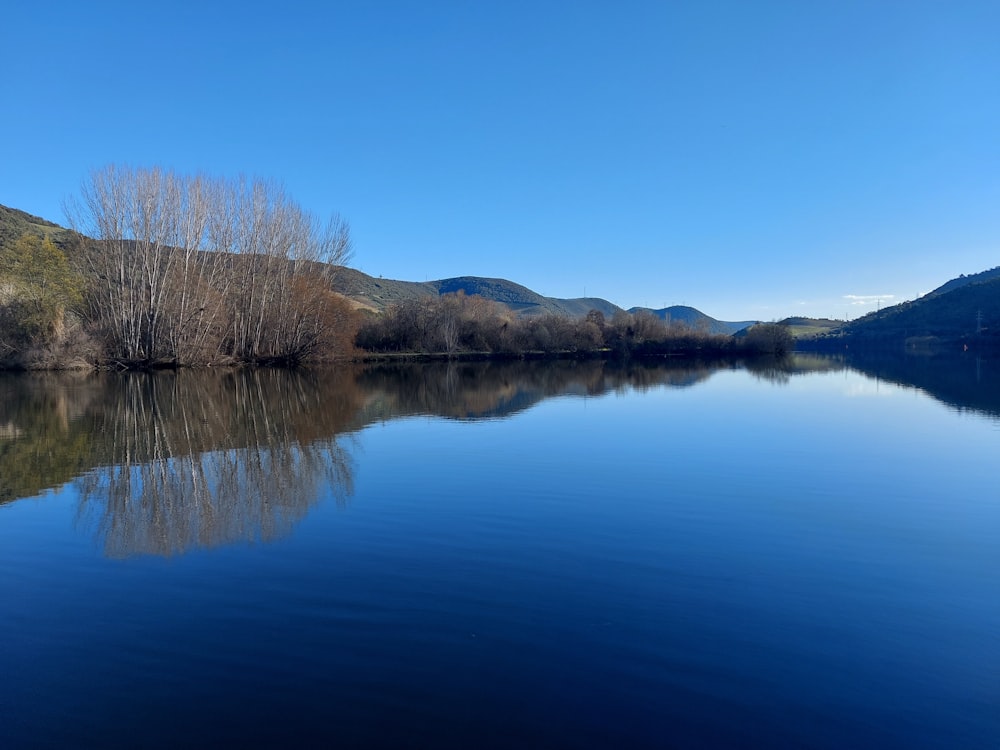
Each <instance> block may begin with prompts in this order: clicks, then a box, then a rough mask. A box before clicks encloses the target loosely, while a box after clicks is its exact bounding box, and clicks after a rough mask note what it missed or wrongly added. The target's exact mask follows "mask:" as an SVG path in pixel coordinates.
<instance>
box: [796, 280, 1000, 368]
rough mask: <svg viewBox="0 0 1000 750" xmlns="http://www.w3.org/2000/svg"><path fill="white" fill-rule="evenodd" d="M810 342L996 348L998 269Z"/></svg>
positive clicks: (998, 330) (999, 291) (999, 315)
mask: <svg viewBox="0 0 1000 750" xmlns="http://www.w3.org/2000/svg"><path fill="white" fill-rule="evenodd" d="M814 341H815V342H816V343H817V344H819V345H821V346H824V345H829V344H836V345H838V346H842V345H843V344H845V343H847V344H854V345H856V346H858V345H860V346H865V347H868V348H904V347H905V348H907V349H920V348H924V349H941V348H946V349H947V348H954V347H955V346H958V345H968V346H970V347H972V346H976V347H981V348H990V349H993V348H997V347H1000V268H994V269H992V270H989V271H983V272H982V273H978V274H973V275H971V276H960V277H958V278H956V279H952V280H951V281H948V282H946V283H944V284H942V285H941V286H940V287H938V288H937V289H935V290H934V291H932V292H929V293H928V294H925V295H924V296H923V297H920V298H918V299H915V300H912V301H909V302H902V303H900V304H898V305H893V306H892V307H885V308H882V309H881V310H879V311H877V312H871V313H868V314H867V315H865V316H863V317H861V318H858V319H857V320H854V321H851V322H850V323H848V324H846V325H844V326H843V327H841V328H838V329H835V330H832V331H831V332H830V333H829V334H827V335H826V336H818V337H816V338H815V339H814Z"/></svg>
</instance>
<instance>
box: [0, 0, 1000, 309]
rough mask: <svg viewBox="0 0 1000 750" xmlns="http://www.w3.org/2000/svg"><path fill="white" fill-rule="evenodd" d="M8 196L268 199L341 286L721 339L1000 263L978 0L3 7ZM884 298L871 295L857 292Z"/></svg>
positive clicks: (996, 148)
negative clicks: (341, 264)
mask: <svg viewBox="0 0 1000 750" xmlns="http://www.w3.org/2000/svg"><path fill="white" fill-rule="evenodd" d="M0 71H2V78H0V81H2V85H0V102H2V104H0V203H2V204H4V205H7V206H12V207H15V208H20V209H22V210H25V211H28V212H30V213H33V214H38V215H41V216H43V217H45V218H48V219H51V220H54V221H58V222H64V219H65V217H64V215H63V210H62V205H63V201H64V199H65V198H67V197H69V196H72V195H75V194H77V193H78V191H79V188H80V184H81V182H82V181H83V180H84V179H85V178H86V176H87V174H88V172H89V171H90V170H91V169H93V168H96V167H101V166H104V165H106V164H109V163H125V164H130V165H134V166H152V165H161V166H164V167H168V168H172V169H175V170H177V171H180V172H197V171H202V172H207V173H210V174H213V175H219V176H236V175H238V174H240V173H244V174H253V175H259V176H262V177H269V178H275V179H278V180H280V181H282V182H283V183H284V184H285V186H286V188H287V190H288V192H289V193H290V195H291V196H292V197H294V198H295V199H296V200H298V201H299V203H301V204H302V205H303V206H304V207H305V208H307V209H309V210H310V211H313V212H315V213H317V214H319V215H321V216H325V215H327V214H328V213H330V212H332V211H337V212H340V213H341V214H342V215H344V216H345V217H346V218H347V219H348V220H349V221H350V223H351V226H352V230H353V236H354V242H355V248H356V249H355V257H354V260H353V262H352V265H353V266H355V267H357V268H359V269H361V270H363V271H365V272H367V273H370V274H373V275H376V276H377V275H384V276H386V277H389V278H396V279H406V280H412V281H423V280H425V279H438V278H446V277H450V276H460V275H466V274H470V275H480V276H496V277H503V278H507V279H510V280H512V281H516V282H519V283H522V284H525V285H526V286H529V287H531V288H532V289H534V290H536V291H538V292H540V293H542V294H545V295H549V296H556V297H579V296H583V295H584V294H585V293H586V294H587V295H588V296H600V297H604V298H606V299H609V300H611V301H612V302H615V303H617V304H619V305H622V306H623V307H631V306H633V305H644V306H648V307H656V308H659V307H663V306H665V305H672V304H688V305H692V306H694V307H697V308H699V309H700V310H702V311H704V312H705V313H707V314H709V315H712V316H713V317H716V318H720V319H724V320H747V319H760V320H773V319H778V318H781V317H785V316H787V315H796V314H804V315H815V316H830V317H841V318H842V317H844V316H845V315H849V316H850V317H852V318H853V317H856V316H857V315H860V314H861V313H863V312H865V311H867V310H869V309H874V307H875V306H876V305H877V304H882V305H886V304H891V303H893V302H899V301H902V300H904V299H912V298H913V297H915V296H917V295H919V294H923V293H925V292H927V291H929V290H930V289H931V288H933V287H935V286H938V285H939V284H941V283H943V282H944V281H947V280H948V279H950V278H952V277H954V276H957V275H959V274H961V273H974V272H977V271H981V270H984V269H986V268H991V267H993V266H996V265H1000V2H998V1H997V0H984V1H983V2H962V1H961V0H951V1H948V0H942V1H941V2H924V1H922V0H905V1H901V2H894V1H892V0H864V1H862V2H854V1H852V0H829V1H826V0H794V1H789V2H764V1H760V2H751V1H750V0H740V1H733V2H712V1H710V0H702V1H699V2H669V1H668V0H659V1H656V2H630V1H628V0H622V1H619V2H610V1H605V2H587V1H583V0H574V1H571V0H565V1H563V2H545V1H544V0H534V1H532V2H520V0H502V1H500V2H488V1H484V2H472V1H471V0H469V1H468V2H458V1H457V0H456V1H453V2H435V1H433V0H414V1H412V2H379V1H378V0H369V1H363V0H357V1H356V2H354V1H352V2H337V1H336V0H332V1H330V2H296V0H286V2H280V3H261V2H254V0H243V1H242V2H213V1H212V0H201V1H200V2H188V1H186V0H181V1H179V2H170V3H155V4H154V3H143V2H135V0H128V1H127V2H107V1H104V0H92V1H91V2H79V0H73V1H72V2H63V1H62V0H50V1H49V2H44V3H28V2H16V3H8V4H7V5H6V6H5V7H4V10H3V11H2V13H0ZM876 298H881V302H878V301H876Z"/></svg>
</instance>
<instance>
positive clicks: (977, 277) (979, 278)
mask: <svg viewBox="0 0 1000 750" xmlns="http://www.w3.org/2000/svg"><path fill="white" fill-rule="evenodd" d="M998 278H1000V266H997V267H996V268H991V269H989V270H988V271H980V272H979V273H973V274H970V275H968V276H966V275H965V274H964V273H963V274H962V275H961V276H959V277H958V278H956V279H952V280H951V281H947V282H945V283H944V284H942V285H941V286H939V287H938V288H937V289H935V290H934V291H933V292H929V293H928V294H927V295H925V296H927V297H934V296H938V295H941V294H947V293H948V292H953V291H955V290H956V289H960V288H961V287H963V286H968V285H969V284H979V283H981V282H983V281H991V280H992V279H998Z"/></svg>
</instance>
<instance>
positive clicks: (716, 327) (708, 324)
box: [629, 305, 757, 335]
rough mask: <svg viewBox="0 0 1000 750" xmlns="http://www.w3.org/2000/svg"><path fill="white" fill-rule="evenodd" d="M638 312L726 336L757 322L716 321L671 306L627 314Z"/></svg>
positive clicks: (707, 316)
mask: <svg viewBox="0 0 1000 750" xmlns="http://www.w3.org/2000/svg"><path fill="white" fill-rule="evenodd" d="M639 311H645V312H649V313H652V314H653V315H655V316H656V317H658V318H660V319H661V320H666V321H668V322H674V323H683V324H684V325H686V326H687V327H688V328H691V329H693V330H695V331H704V332H706V333H721V334H727V335H731V334H734V333H736V332H737V331H741V330H743V329H744V328H746V327H747V326H751V325H753V324H754V323H756V322H757V321H756V320H743V321H739V322H729V321H725V320H716V319H715V318H713V317H711V316H709V315H706V314H705V313H703V312H702V311H701V310H697V309H695V308H693V307H688V306H687V305H672V306H671V307H664V308H662V309H660V310H653V309H650V308H648V307H631V308H629V312H630V313H633V314H634V313H637V312H639Z"/></svg>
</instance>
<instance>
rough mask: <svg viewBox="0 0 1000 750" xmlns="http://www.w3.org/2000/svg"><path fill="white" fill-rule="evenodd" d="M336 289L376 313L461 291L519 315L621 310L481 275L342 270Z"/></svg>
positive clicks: (581, 314)
mask: <svg viewBox="0 0 1000 750" xmlns="http://www.w3.org/2000/svg"><path fill="white" fill-rule="evenodd" d="M334 289H336V291H338V292H340V293H341V294H343V295H344V296H345V297H348V298H350V299H351V300H353V301H354V302H355V303H356V304H357V305H358V306H360V307H362V308H365V309H368V310H373V311H381V310H383V309H385V308H386V307H387V306H388V305H391V304H393V303H398V302H403V301H405V300H411V299H419V298H420V297H427V296H431V297H437V296H440V295H442V294H451V293H454V292H460V291H461V292H465V294H467V295H469V296H472V295H479V296H480V297H484V298H485V299H489V300H493V301H494V302H500V303H502V304H504V305H506V306H507V307H509V308H510V309H511V310H513V311H515V312H516V313H518V314H519V315H543V314H546V313H553V314H556V315H566V316H569V317H572V318H582V317H584V316H585V315H586V314H587V313H588V312H590V311H591V310H595V309H596V310H600V311H601V312H603V313H604V314H605V315H607V316H609V317H610V316H612V315H614V314H615V313H616V312H617V311H618V310H619V309H620V308H619V307H618V306H617V305H613V304H611V303H610V302H608V301H607V300H605V299H600V298H597V297H583V298H578V299H560V298H558V297H544V296H542V295H541V294H538V293H537V292H534V291H532V290H531V289H528V288H527V287H526V286H522V285H521V284H515V283H514V282H513V281H507V280H506V279H490V278H484V277H481V276H458V277H455V278H451V279H438V280H436V281H396V280H394V279H383V278H375V277H373V276H369V275H368V274H366V273H362V272H361V271H357V270H355V269H353V268H342V269H340V271H339V272H338V273H337V277H336V279H335V280H334Z"/></svg>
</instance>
